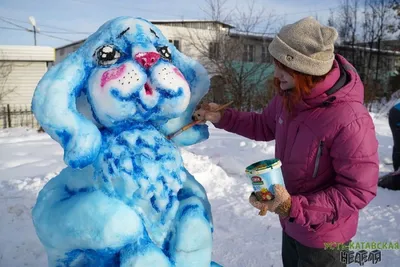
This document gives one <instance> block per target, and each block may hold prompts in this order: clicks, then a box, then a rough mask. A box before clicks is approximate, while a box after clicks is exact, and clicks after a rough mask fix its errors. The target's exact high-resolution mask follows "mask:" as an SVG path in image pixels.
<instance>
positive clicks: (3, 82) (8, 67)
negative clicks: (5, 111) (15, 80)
mask: <svg viewBox="0 0 400 267" xmlns="http://www.w3.org/2000/svg"><path fill="white" fill-rule="evenodd" d="M12 69H13V63H12V62H9V61H0V104H1V103H2V102H3V101H4V98H5V97H6V96H7V95H9V94H10V93H12V92H14V91H15V89H16V87H10V86H7V80H8V77H9V76H10V74H11V72H12Z"/></svg>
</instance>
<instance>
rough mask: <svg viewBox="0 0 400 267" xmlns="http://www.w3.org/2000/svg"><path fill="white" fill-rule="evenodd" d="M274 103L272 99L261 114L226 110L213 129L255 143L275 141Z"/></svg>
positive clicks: (275, 100)
mask: <svg viewBox="0 0 400 267" xmlns="http://www.w3.org/2000/svg"><path fill="white" fill-rule="evenodd" d="M276 102H277V98H276V97H274V98H273V99H272V100H271V101H270V103H269V104H268V106H267V107H266V108H265V109H264V110H263V112H262V113H256V112H243V111H237V110H234V109H226V110H225V112H224V115H223V117H222V118H221V121H220V122H219V123H217V124H214V125H215V127H217V128H220V129H224V130H226V131H228V132H231V133H235V134H238V135H241V136H244V137H247V138H249V139H252V140H256V141H271V140H274V139H275V125H276V120H275V117H276V105H277V104H276Z"/></svg>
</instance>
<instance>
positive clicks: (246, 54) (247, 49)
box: [243, 45, 254, 62]
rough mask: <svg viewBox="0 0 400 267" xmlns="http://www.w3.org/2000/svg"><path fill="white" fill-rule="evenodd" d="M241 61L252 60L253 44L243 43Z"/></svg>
mask: <svg viewBox="0 0 400 267" xmlns="http://www.w3.org/2000/svg"><path fill="white" fill-rule="evenodd" d="M243 61H249V62H253V61H254V45H244V51H243Z"/></svg>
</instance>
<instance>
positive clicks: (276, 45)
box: [195, 17, 379, 267]
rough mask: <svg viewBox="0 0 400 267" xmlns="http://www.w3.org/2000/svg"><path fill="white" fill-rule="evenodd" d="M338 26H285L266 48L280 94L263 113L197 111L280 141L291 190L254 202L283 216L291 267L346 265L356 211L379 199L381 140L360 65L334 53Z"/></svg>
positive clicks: (227, 126)
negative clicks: (344, 248)
mask: <svg viewBox="0 0 400 267" xmlns="http://www.w3.org/2000/svg"><path fill="white" fill-rule="evenodd" d="M337 35H338V34H337V31H336V30H335V29H334V28H332V27H326V26H323V25H321V24H319V23H318V21H316V20H315V19H313V18H311V17H308V18H305V19H302V20H300V21H298V22H296V23H294V24H289V25H286V26H284V27H283V28H282V29H281V31H280V32H279V33H278V35H277V36H276V37H275V38H274V39H273V41H272V42H271V44H270V45H269V47H268V50H269V52H270V54H271V55H272V57H273V58H274V62H275V73H274V79H275V84H276V85H277V90H278V94H277V95H276V96H275V97H274V98H273V99H272V100H271V102H270V103H269V104H268V106H267V107H266V108H265V109H264V111H263V112H262V113H261V114H259V113H255V112H239V111H236V110H233V109H226V110H225V111H223V112H215V111H213V110H215V108H216V107H218V105H217V104H215V103H211V104H209V105H208V106H207V108H202V109H200V110H198V111H197V112H196V114H195V115H196V116H197V117H198V119H206V120H208V121H211V122H212V123H213V124H214V125H215V126H216V127H217V128H221V129H224V130H226V131H229V132H232V133H235V134H239V135H242V136H244V137H247V138H250V139H253V140H257V141H271V140H275V144H276V148H275V156H276V157H277V158H279V159H280V160H281V162H282V173H283V176H284V181H285V185H286V188H284V187H279V186H277V187H276V196H275V198H274V199H273V200H270V201H265V202H259V201H257V200H256V199H255V197H254V196H253V195H251V196H250V199H249V200H250V203H251V204H252V205H253V206H254V207H256V208H257V209H259V210H268V211H270V212H274V213H276V214H278V215H279V218H280V222H281V225H282V229H283V239H282V259H283V264H284V266H285V267H291V266H293V267H294V266H296V267H297V266H318V267H322V266H324V267H326V266H344V265H345V264H344V263H342V262H341V260H340V252H339V250H338V249H336V250H332V249H331V250H329V249H325V246H326V244H334V243H341V244H346V243H347V242H350V240H351V238H353V237H354V236H355V234H356V231H357V225H358V216H359V211H360V210H361V209H362V208H364V207H365V206H366V205H368V203H369V202H370V201H371V200H372V199H373V198H374V197H375V196H376V192H377V182H378V174H379V159H378V142H377V139H376V136H375V128H374V124H373V121H372V119H371V117H370V115H369V113H368V111H367V110H366V108H365V107H364V106H363V98H364V87H363V84H362V81H361V80H360V77H359V76H358V74H357V72H356V70H355V68H354V67H353V66H352V65H351V64H350V63H349V62H348V61H347V60H346V59H345V58H343V57H342V56H340V55H335V54H334V43H335V40H336V39H337Z"/></svg>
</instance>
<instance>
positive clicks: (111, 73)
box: [100, 65, 125, 88]
mask: <svg viewBox="0 0 400 267" xmlns="http://www.w3.org/2000/svg"><path fill="white" fill-rule="evenodd" d="M124 71H125V65H121V66H119V67H118V68H113V69H110V70H108V71H106V72H104V73H103V75H102V76H101V82H100V86H101V87H102V88H103V87H104V85H106V84H107V83H108V82H109V81H111V80H115V79H118V78H120V77H121V76H122V75H123V74H124Z"/></svg>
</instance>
